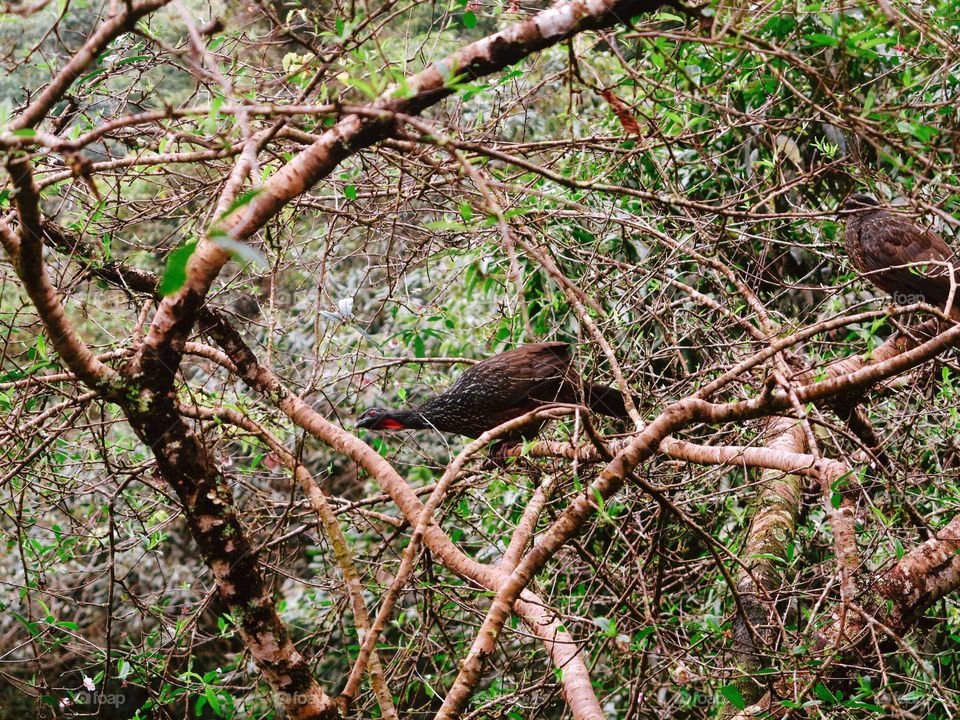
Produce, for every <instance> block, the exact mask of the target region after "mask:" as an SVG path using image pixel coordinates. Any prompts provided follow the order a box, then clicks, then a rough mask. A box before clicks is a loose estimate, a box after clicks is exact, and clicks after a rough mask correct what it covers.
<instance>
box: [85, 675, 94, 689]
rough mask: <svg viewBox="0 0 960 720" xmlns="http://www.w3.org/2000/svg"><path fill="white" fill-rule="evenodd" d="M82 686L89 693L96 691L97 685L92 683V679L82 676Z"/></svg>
mask: <svg viewBox="0 0 960 720" xmlns="http://www.w3.org/2000/svg"><path fill="white" fill-rule="evenodd" d="M83 686H84V687H85V688H86V689H87V690H89V691H90V692H93V691H94V690H96V689H97V685H96V683H94V682H93V678H89V677H87V676H86V675H84V676H83Z"/></svg>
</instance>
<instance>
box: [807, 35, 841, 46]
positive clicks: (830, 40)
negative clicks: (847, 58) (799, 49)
mask: <svg viewBox="0 0 960 720" xmlns="http://www.w3.org/2000/svg"><path fill="white" fill-rule="evenodd" d="M806 38H807V40H809V41H810V42H811V44H813V45H820V46H826V47H836V46H837V45H839V44H840V41H839V40H837V38H835V37H833V35H824V34H823V33H811V34H810V35H807V36H806Z"/></svg>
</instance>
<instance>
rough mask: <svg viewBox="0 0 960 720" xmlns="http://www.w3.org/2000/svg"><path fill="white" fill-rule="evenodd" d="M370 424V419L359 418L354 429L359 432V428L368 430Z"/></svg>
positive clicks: (371, 420) (371, 419)
mask: <svg viewBox="0 0 960 720" xmlns="http://www.w3.org/2000/svg"><path fill="white" fill-rule="evenodd" d="M372 424H373V418H372V417H367V418H360V419H359V420H357V424H356V425H355V426H354V427H356V428H357V429H358V430H359V429H360V428H368V427H370V426H371V425H372Z"/></svg>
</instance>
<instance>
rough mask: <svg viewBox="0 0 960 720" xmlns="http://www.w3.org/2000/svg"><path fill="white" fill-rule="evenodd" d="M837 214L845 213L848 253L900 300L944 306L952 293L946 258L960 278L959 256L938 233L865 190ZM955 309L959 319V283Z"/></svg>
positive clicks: (869, 275)
mask: <svg viewBox="0 0 960 720" xmlns="http://www.w3.org/2000/svg"><path fill="white" fill-rule="evenodd" d="M838 214H839V215H842V216H845V217H846V230H845V232H844V236H843V239H844V245H845V246H846V249H847V254H848V255H849V256H850V260H851V261H852V262H853V264H854V266H855V267H856V268H857V270H859V271H860V272H862V273H864V274H865V275H866V277H867V279H868V280H870V282H872V283H873V284H874V285H876V286H877V287H879V288H880V289H881V290H883V291H885V292H888V293H890V294H891V295H893V300H894V302H896V303H898V304H900V305H905V304H910V303H914V302H920V301H921V300H922V301H924V302H927V303H929V304H930V305H934V306H936V307H938V308H940V309H941V310H943V309H944V307H945V306H946V304H947V300H948V299H949V297H950V271H949V269H948V268H947V266H946V265H945V264H944V263H952V264H953V266H954V268H955V270H954V278H955V279H956V282H957V283H960V262H958V259H957V256H956V254H955V253H954V252H953V250H952V249H951V248H950V246H949V245H947V244H946V243H945V242H944V241H943V239H941V237H940V236H939V235H937V234H936V233H935V232H933V231H932V230H927V229H924V228H921V227H919V226H918V225H916V224H915V223H913V222H912V221H911V220H910V219H909V218H906V217H904V216H903V215H900V214H898V213H894V212H889V211H888V210H885V209H884V208H882V207H881V206H880V204H879V203H878V202H877V201H876V200H874V199H873V198H872V197H870V196H869V195H864V194H862V193H855V194H853V195H851V196H849V197H848V198H847V199H846V200H844V201H843V203H842V204H841V206H840V209H839V213H838ZM950 315H951V317H953V318H954V319H960V287H958V289H957V292H956V293H955V294H954V298H953V304H952V308H951V311H950Z"/></svg>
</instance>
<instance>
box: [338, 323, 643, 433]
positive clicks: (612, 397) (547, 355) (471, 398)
mask: <svg viewBox="0 0 960 720" xmlns="http://www.w3.org/2000/svg"><path fill="white" fill-rule="evenodd" d="M551 402H562V403H582V404H583V405H586V406H587V407H588V408H590V410H592V411H593V412H597V413H600V414H602V415H610V416H611V417H621V418H625V417H628V415H627V410H626V408H625V406H624V403H623V396H622V395H621V394H620V392H619V391H618V390H615V389H614V388H612V387H607V386H606V385H595V384H593V383H587V382H581V381H580V378H579V376H578V375H577V371H576V370H575V369H574V368H573V367H572V366H571V363H570V346H569V345H568V344H567V343H563V342H548V343H534V344H531V345H522V346H520V347H518V348H515V349H513V350H507V351H506V352H502V353H500V354H499V355H494V356H493V357H490V358H487V359H486V360H484V361H483V362H481V363H477V364H476V365H474V366H472V367H470V368H469V369H467V370H466V371H464V373H463V374H462V375H461V376H460V377H459V378H457V381H456V382H455V383H454V384H453V385H452V386H451V387H450V388H449V389H447V390H445V391H444V392H442V393H440V394H439V395H437V396H436V397H433V398H431V399H430V400H428V401H427V402H425V403H424V404H423V405H421V406H419V407H416V408H412V409H409V410H383V409H381V408H371V409H369V410H367V411H366V412H365V413H363V414H362V415H361V416H360V417H359V419H358V420H357V427H358V428H370V429H372V430H418V429H423V428H432V429H435V430H441V431H443V432H449V433H455V434H457V435H466V436H467V437H472V438H476V437H480V435H482V434H483V433H484V432H485V431H487V430H489V429H491V428H494V427H496V426H497V425H500V424H502V423H505V422H506V421H508V420H512V419H513V418H516V417H520V416H521V415H523V414H525V413H528V412H530V411H531V410H535V409H536V408H537V407H539V406H540V405H543V404H544V403H551ZM542 424H543V423H539V424H538V423H533V424H531V425H528V426H527V427H525V428H523V430H522V431H521V433H519V434H520V436H521V437H524V438H531V437H533V436H535V435H536V434H537V431H539V429H540V427H541V426H542Z"/></svg>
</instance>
